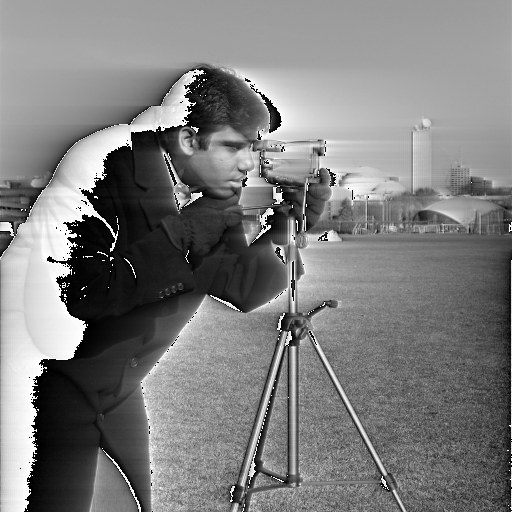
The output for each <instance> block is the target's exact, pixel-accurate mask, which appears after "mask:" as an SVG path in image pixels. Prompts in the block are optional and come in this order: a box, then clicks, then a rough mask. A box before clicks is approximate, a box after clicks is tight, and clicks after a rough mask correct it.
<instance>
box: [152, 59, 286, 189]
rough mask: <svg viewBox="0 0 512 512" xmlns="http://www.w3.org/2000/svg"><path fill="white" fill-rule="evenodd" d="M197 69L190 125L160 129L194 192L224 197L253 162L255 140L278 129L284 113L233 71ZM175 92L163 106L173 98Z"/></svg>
mask: <svg viewBox="0 0 512 512" xmlns="http://www.w3.org/2000/svg"><path fill="white" fill-rule="evenodd" d="M193 73H194V79H193V80H192V81H191V83H189V84H187V85H186V92H185V97H186V99H187V102H188V105H189V106H188V112H187V115H186V117H185V122H186V126H181V127H176V128H168V129H166V130H163V131H161V132H160V133H159V138H160V143H161V145H162V147H163V148H164V149H165V150H166V151H167V152H168V153H169V154H170V155H171V158H172V161H173V164H174V166H175V168H176V171H177V172H178V174H179V176H180V178H181V179H182V180H183V181H184V182H185V183H186V184H187V185H189V186H190V187H191V189H192V190H193V191H194V190H195V191H201V192H204V193H205V194H207V195H211V196H214V197H219V198H225V197H228V196H229V195H232V194H233V193H234V192H235V191H236V189H239V188H240V186H241V181H240V180H241V179H242V178H243V177H245V175H246V173H247V172H248V171H250V170H251V169H252V168H253V167H254V163H253V161H252V155H251V152H250V146H251V142H252V141H253V140H255V139H256V138H260V137H261V136H262V135H263V134H264V133H266V132H268V131H272V130H274V129H276V128H277V127H278V126H279V124H280V116H279V113H278V112H277V110H276V109H275V108H274V107H273V105H272V104H271V103H270V101H269V100H268V99H267V98H266V97H265V96H263V95H262V94H261V93H259V92H257V91H256V89H255V88H254V87H253V86H252V85H251V84H250V82H248V81H247V80H245V79H244V78H241V77H240V76H238V75H236V74H235V72H233V71H231V70H227V69H222V68H213V67H211V66H206V65H203V66H200V67H198V68H197V69H196V70H194V71H193ZM171 94H172V90H171V93H169V95H168V96H167V97H166V98H165V99H164V102H163V104H162V106H164V107H165V106H168V104H170V103H171V101H170V98H169V97H170V95H171ZM174 101H175V100H174Z"/></svg>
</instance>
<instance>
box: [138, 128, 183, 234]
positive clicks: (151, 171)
mask: <svg viewBox="0 0 512 512" xmlns="http://www.w3.org/2000/svg"><path fill="white" fill-rule="evenodd" d="M131 138H132V152H133V165H134V179H135V183H136V184H137V185H138V186H139V187H140V188H141V189H142V190H143V194H142V195H141V198H140V205H141V207H142V209H143V210H144V214H145V215H146V220H147V221H148V224H149V226H150V228H151V229H152V230H154V229H156V227H157V226H158V224H159V223H160V221H161V220H162V219H163V218H164V217H166V216H167V215H171V214H173V213H176V212H177V208H176V202H175V200H174V195H173V187H172V181H171V177H170V175H169V170H168V169H167V164H166V163H165V160H164V156H163V153H162V150H161V148H160V145H159V144H158V141H157V138H156V133H155V132H153V131H149V132H138V133H132V137H131Z"/></svg>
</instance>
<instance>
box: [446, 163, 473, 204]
mask: <svg viewBox="0 0 512 512" xmlns="http://www.w3.org/2000/svg"><path fill="white" fill-rule="evenodd" d="M470 172H471V171H470V169H469V167H468V166H467V165H463V164H462V163H460V162H457V163H456V164H453V165H452V167H451V169H450V192H451V193H452V195H453V196H457V195H459V194H462V193H464V192H466V191H467V186H468V185H469V184H470V183H471V177H470Z"/></svg>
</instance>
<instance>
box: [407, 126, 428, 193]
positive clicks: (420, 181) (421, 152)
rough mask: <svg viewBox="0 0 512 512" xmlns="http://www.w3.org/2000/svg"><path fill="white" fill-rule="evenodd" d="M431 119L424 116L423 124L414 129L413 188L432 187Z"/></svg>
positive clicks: (413, 189) (413, 190)
mask: <svg viewBox="0 0 512 512" xmlns="http://www.w3.org/2000/svg"><path fill="white" fill-rule="evenodd" d="M431 127H432V122H431V121H430V119H426V118H423V119H422V121H421V125H416V126H415V127H414V129H413V131H412V176H411V189H412V192H415V191H416V190H418V189H419V188H432V132H431V131H430V128H431Z"/></svg>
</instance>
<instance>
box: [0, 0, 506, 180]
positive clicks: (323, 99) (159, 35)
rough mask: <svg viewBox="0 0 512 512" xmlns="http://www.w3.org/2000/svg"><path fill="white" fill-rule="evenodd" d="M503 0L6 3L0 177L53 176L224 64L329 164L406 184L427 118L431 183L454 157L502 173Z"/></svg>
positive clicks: (282, 132)
mask: <svg viewBox="0 0 512 512" xmlns="http://www.w3.org/2000/svg"><path fill="white" fill-rule="evenodd" d="M511 5H512V4H511V2H510V0H492V1H488V0H429V1H420V0H325V1H322V0H320V1H316V2H300V3H299V2H293V1H290V0H260V1H257V2H249V1H246V0H189V1H186V2H185V1H179V2H178V1H173V0H145V1H144V2H141V1H131V0H119V1H118V0H115V1H112V0H87V1H86V2H85V1H84V2H80V3H78V2H70V1H69V0H66V1H64V0H46V1H44V2H40V1H36V0H2V1H1V3H0V6H1V11H0V14H1V26H0V29H1V45H2V61H1V72H2V73H1V109H2V111H1V112H2V126H1V160H0V177H1V179H8V178H12V177H16V176H19V175H21V176H35V175H43V174H45V173H47V172H49V171H53V170H54V168H55V166H56V165H57V163H58V162H59V160H60V159H61V157H62V156H63V154H64V153H65V152H66V151H67V149H69V147H70V146H71V145H72V144H73V143H74V142H76V141H77V140H79V139H80V138H82V137H84V136H86V135H88V134H89V133H92V132H94V131H96V130H98V129H101V128H103V127H105V126H109V125H112V124H120V123H127V122H130V121H131V119H132V118H133V117H134V116H135V115H137V114H138V113H139V112H141V111H142V110H144V109H145V108H146V107H147V106H149V105H152V104H159V103H160V102H161V100H162V97H163V96H164V94H165V93H166V92H167V90H168V89H169V87H170V86H171V85H172V83H173V81H174V79H175V78H176V77H177V75H178V74H181V72H182V71H183V69H184V68H187V67H189V66H190V65H191V64H194V63H197V62H212V63H216V64H223V65H227V66H229V67H234V68H236V69H237V70H239V71H240V72H242V73H243V74H244V75H245V76H247V77H248V78H249V79H251V80H252V81H253V82H254V83H255V84H256V85H257V86H258V87H259V88H260V90H262V92H264V93H265V94H266V95H267V96H268V97H269V98H271V100H272V101H273V103H274V105H275V106H276V107H277V108H278V110H279V111H280V112H281V115H282V118H283V124H282V127H281V128H280V129H279V130H278V131H277V132H275V136H276V137H279V138H282V139H287V138H307V139H309V138H325V139H327V140H328V151H327V156H326V158H325V165H326V166H327V167H330V168H331V169H332V170H333V171H338V172H340V171H343V170H350V169H353V168H354V167H357V166H372V167H377V168H378V169H380V170H381V171H383V172H384V173H385V174H387V175H390V176H398V177H400V179H401V181H402V182H403V183H404V184H405V185H406V186H408V185H409V180H410V160H411V147H410V139H411V130H412V127H413V126H414V125H415V124H418V123H420V122H421V118H422V116H425V117H427V118H429V119H431V120H432V133H433V141H434V167H435V170H436V172H437V175H438V177H440V176H442V173H443V172H446V171H447V170H448V169H449V167H450V165H451V164H452V163H453V162H454V161H456V160H457V159H458V158H459V154H460V155H461V156H462V160H463V162H464V163H466V164H468V165H469V166H470V167H471V168H472V169H473V173H474V174H475V175H477V176H483V177H486V178H488V179H493V180H506V179H508V180H511V177H512V152H511V139H512V129H511V112H512V107H511V103H512V102H511V90H512V80H511V68H512V55H511V53H512V18H511Z"/></svg>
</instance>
